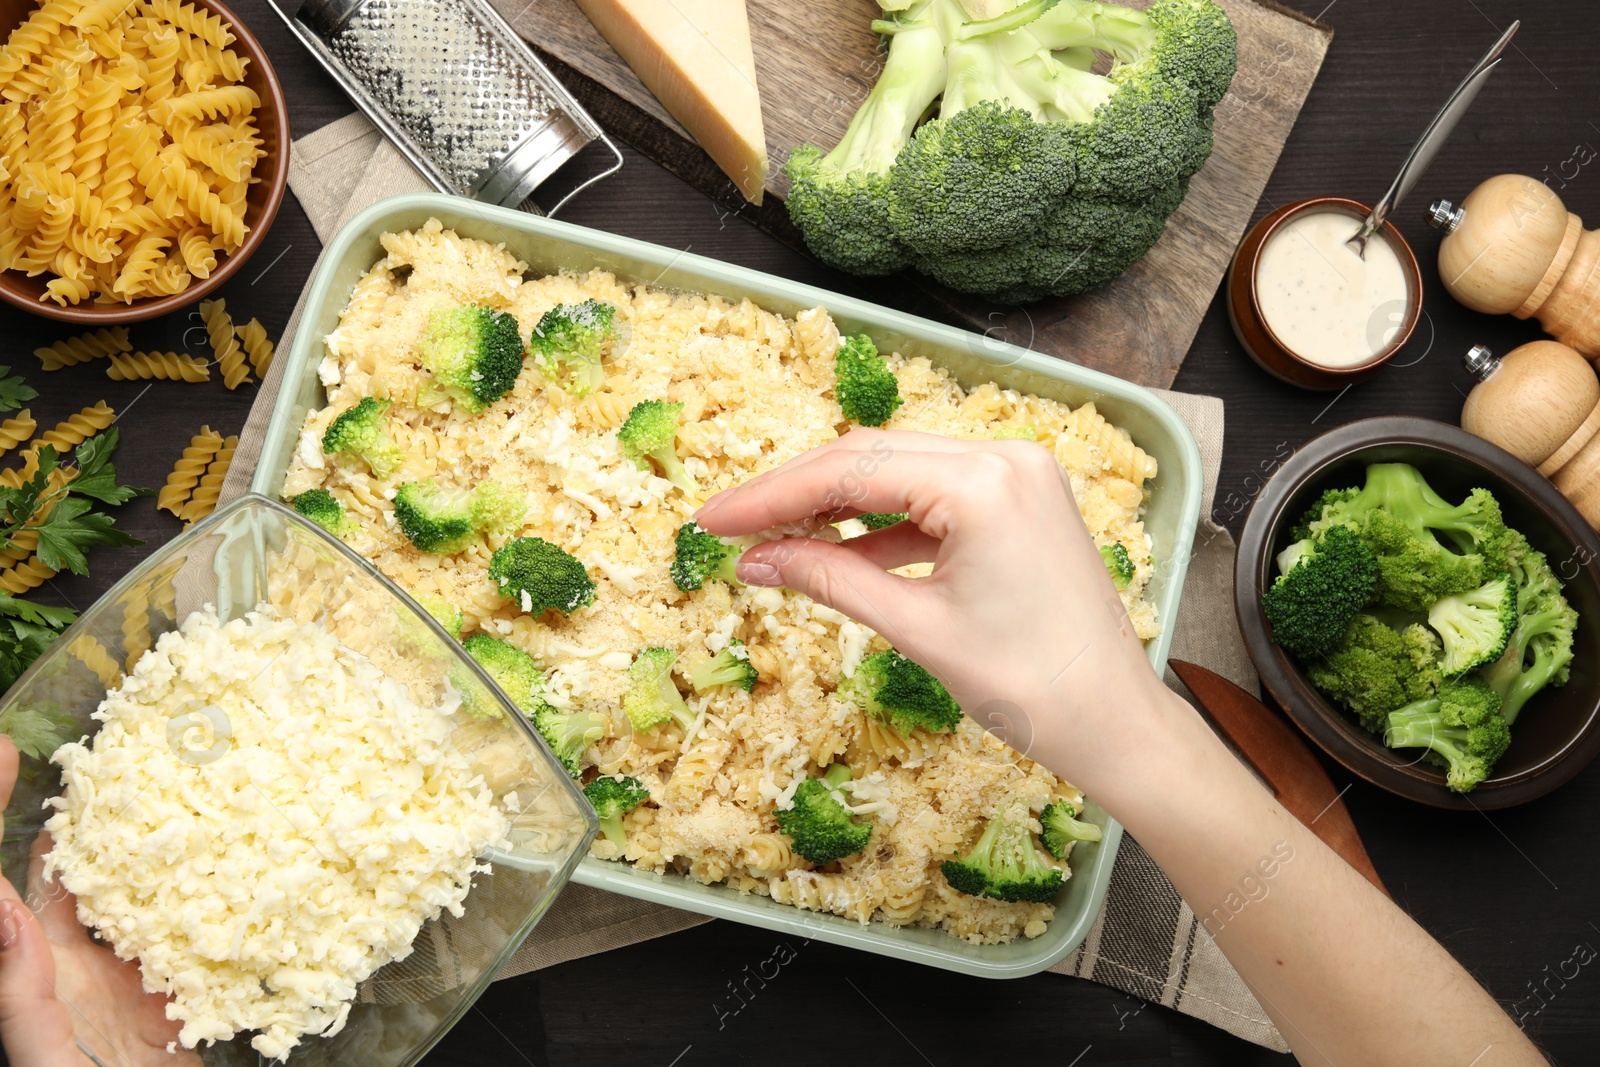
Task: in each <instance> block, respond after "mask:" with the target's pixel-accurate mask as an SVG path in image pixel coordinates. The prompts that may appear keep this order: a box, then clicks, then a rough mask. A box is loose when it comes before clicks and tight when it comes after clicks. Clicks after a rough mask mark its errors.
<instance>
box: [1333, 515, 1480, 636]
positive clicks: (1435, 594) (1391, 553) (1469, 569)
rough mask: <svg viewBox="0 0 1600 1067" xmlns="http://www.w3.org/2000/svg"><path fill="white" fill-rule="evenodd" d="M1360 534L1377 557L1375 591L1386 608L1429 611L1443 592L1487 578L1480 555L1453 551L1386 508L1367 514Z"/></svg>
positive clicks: (1471, 586)
mask: <svg viewBox="0 0 1600 1067" xmlns="http://www.w3.org/2000/svg"><path fill="white" fill-rule="evenodd" d="M1360 533H1361V540H1362V541H1363V542H1365V544H1366V545H1367V546H1368V547H1369V548H1371V549H1372V552H1373V555H1374V556H1375V557H1376V559H1377V564H1378V574H1377V581H1376V582H1375V583H1374V585H1373V596H1374V598H1375V599H1376V600H1377V602H1378V603H1379V604H1381V605H1383V606H1384V607H1390V608H1398V609H1400V610H1401V611H1409V612H1425V611H1427V610H1428V607H1429V606H1430V605H1431V604H1432V603H1433V602H1434V601H1436V600H1438V599H1439V598H1440V597H1446V596H1453V595H1455V594H1457V593H1465V592H1467V591H1468V590H1470V589H1476V588H1477V587H1478V586H1480V585H1482V584H1483V582H1484V579H1485V578H1486V577H1487V575H1486V574H1485V573H1484V561H1483V557H1482V556H1480V555H1477V554H1476V553H1466V554H1464V555H1463V554H1460V553H1457V552H1452V551H1451V550H1450V549H1448V548H1446V547H1445V546H1444V545H1442V544H1440V543H1439V541H1438V540H1437V539H1436V538H1435V537H1434V536H1433V534H1432V533H1430V532H1428V531H1423V532H1421V533H1418V532H1417V531H1416V529H1415V527H1413V526H1412V525H1411V524H1409V523H1407V522H1406V521H1405V520H1403V519H1399V518H1396V517H1395V516H1394V515H1391V514H1390V513H1389V512H1387V511H1373V512H1370V513H1369V514H1367V515H1366V516H1365V517H1364V518H1363V519H1362V520H1361V525H1360Z"/></svg>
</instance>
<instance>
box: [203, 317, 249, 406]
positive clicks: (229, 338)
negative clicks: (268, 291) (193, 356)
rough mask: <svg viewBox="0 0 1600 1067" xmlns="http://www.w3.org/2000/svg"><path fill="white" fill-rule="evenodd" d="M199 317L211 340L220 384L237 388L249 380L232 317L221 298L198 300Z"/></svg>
mask: <svg viewBox="0 0 1600 1067" xmlns="http://www.w3.org/2000/svg"><path fill="white" fill-rule="evenodd" d="M200 319H201V321H202V322H204V323H205V326H206V337H207V338H209V339H210V341H211V354H212V355H214V356H216V357H217V366H218V367H220V368H221V370H222V384H224V385H226V386H227V387H228V388H229V389H237V388H239V386H241V385H243V384H245V383H246V382H248V381H249V380H250V366H249V364H248V363H247V362H246V361H245V351H244V347H243V346H242V345H240V344H239V339H238V338H237V337H235V336H234V333H233V318H232V317H231V316H230V315H229V314H228V305H227V302H226V301H223V300H202V301H200Z"/></svg>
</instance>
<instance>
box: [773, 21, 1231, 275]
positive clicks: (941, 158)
mask: <svg viewBox="0 0 1600 1067" xmlns="http://www.w3.org/2000/svg"><path fill="white" fill-rule="evenodd" d="M883 6H884V7H885V9H886V11H887V12H888V17H886V18H885V19H883V20H881V21H879V22H876V23H874V24H873V25H874V29H876V30H878V31H879V32H880V33H882V34H884V35H885V36H886V37H887V39H888V49H887V54H886V57H885V62H884V67H883V70H882V72H881V73H880V75H879V77H878V80H877V82H876V84H875V85H874V87H873V89H872V91H871V92H870V93H869V94H868V96H867V98H866V100H865V101H864V102H863V104H862V105H861V107H860V109H859V110H858V111H857V112H856V114H855V117H854V118H853V119H852V120H851V123H850V126H849V128H848V129H847V130H846V132H845V134H844V137H843V138H842V139H841V140H840V142H839V144H838V146H837V147H836V148H835V149H834V150H833V151H831V152H828V153H826V154H823V153H822V152H821V151H820V150H818V149H816V148H814V147H812V146H810V145H802V146H800V147H799V148H798V149H797V150H796V151H795V152H794V153H793V155H792V156H791V158H790V161H789V164H788V167H787V173H788V175H789V177H790V181H791V187H792V188H791V193H790V197H789V201H788V203H789V212H790V216H791V218H792V219H793V220H794V222H795V224H796V225H797V226H798V227H799V229H800V231H801V233H802V234H803V236H804V237H805V239H806V243H807V245H808V246H809V247H810V248H811V250H812V251H813V252H814V253H815V254H816V255H817V256H818V257H819V258H821V259H822V260H824V261H825V262H827V263H830V264H832V265H833V266H835V267H839V268H840V269H843V270H847V271H851V272H854V273H857V274H887V273H891V272H893V271H895V270H898V269H900V268H901V267H902V266H904V265H906V264H907V263H908V262H909V263H911V264H913V265H915V266H916V267H917V268H918V269H919V270H922V271H923V272H925V273H929V274H931V275H932V276H933V277H935V278H937V279H938V280H940V281H942V282H944V283H945V284H946V285H951V286H953V287H957V288H961V289H964V290H967V291H970V292H977V293H981V294H983V295H986V296H990V297H997V298H998V297H1001V296H1002V295H1003V296H1004V297H1005V298H1007V299H1036V298H1038V297H1040V296H1044V295H1053V294H1065V293H1072V292H1081V291H1083V290H1084V289H1086V288H1090V287H1092V286H1094V285H1097V284H1100V283H1101V282H1104V281H1106V280H1107V279H1109V278H1110V277H1113V276H1115V274H1117V273H1120V271H1122V270H1124V269H1126V268H1127V267H1128V266H1129V265H1130V264H1131V263H1132V262H1133V261H1134V260H1136V259H1137V258H1138V257H1139V256H1140V255H1142V254H1143V253H1144V252H1145V251H1146V250H1147V249H1148V248H1149V247H1150V245H1151V244H1152V243H1153V242H1154V241H1155V238H1156V237H1157V236H1159V234H1160V233H1161V230H1162V227H1163V226H1164V224H1165V220H1166V217H1167V215H1169V214H1170V213H1171V212H1172V210H1173V209H1174V208H1175V207H1176V204H1177V200H1178V199H1181V197H1182V189H1183V187H1184V183H1185V182H1186V179H1187V178H1188V177H1189V175H1191V174H1193V173H1194V172H1195V171H1196V170H1198V169H1199V168H1200V166H1201V165H1202V164H1204V162H1205V160H1206V158H1207V156H1208V155H1209V153H1210V151H1211V128H1212V122H1211V109H1212V107H1213V106H1215V103H1216V101H1217V100H1219V99H1221V96H1222V94H1223V93H1225V92H1226V91H1227V85H1228V83H1229V81H1230V80H1231V79H1232V76H1233V69H1234V62H1235V58H1234V57H1235V40H1234V32H1233V27H1232V24H1231V23H1230V22H1229V21H1228V18H1227V16H1226V15H1225V14H1224V13H1223V12H1222V9H1221V8H1220V7H1218V6H1217V5H1216V4H1215V3H1213V2H1212V0H1157V2H1156V3H1155V4H1153V5H1152V6H1150V7H1149V8H1148V9H1146V10H1145V11H1143V12H1141V11H1136V10H1133V9H1131V8H1126V7H1121V6H1119V5H1116V4H1106V3H1095V4H1077V3H1074V4H1061V3H1052V2H1050V0H1026V2H1024V3H1021V4H1013V5H1011V9H1010V10H1008V11H1005V12H1003V13H1002V14H1000V15H999V16H998V17H992V18H987V19H980V18H977V17H976V15H979V14H984V13H986V12H981V11H974V9H973V8H971V6H970V5H965V6H964V5H963V4H962V3H961V2H960V0H895V2H894V3H891V4H884V5H883ZM1097 53H1106V54H1108V55H1109V56H1110V57H1111V67H1110V69H1109V71H1107V72H1106V73H1104V74H1102V73H1098V72H1096V71H1095V70H1094V69H1092V68H1093V67H1094V66H1095V59H1096V55H1097ZM935 109H936V114H934V116H933V117H932V118H930V119H928V120H927V121H925V122H924V121H922V118H923V116H924V115H925V114H928V113H929V112H932V111H934V110H935ZM1174 189H1176V190H1178V192H1177V196H1176V198H1174V197H1173V196H1172V195H1171V191H1172V190H1174ZM1081 201H1094V202H1096V203H1097V204H1098V205H1101V206H1100V207H1099V208H1098V209H1097V210H1091V211H1090V212H1088V214H1094V215H1097V216H1098V217H1099V218H1101V219H1102V220H1104V225H1101V226H1099V227H1098V228H1096V227H1095V226H1094V225H1093V224H1087V225H1086V224H1084V223H1082V222H1079V221H1078V216H1080V215H1082V214H1085V213H1083V212H1077V211H1075V210H1073V205H1074V204H1075V203H1077V202H1081ZM1053 221H1054V223H1055V226H1056V228H1058V229H1062V228H1064V229H1070V230H1073V231H1076V232H1074V234H1073V238H1072V241H1073V243H1070V244H1064V243H1063V242H1062V241H1061V240H1060V239H1059V236H1060V235H1059V234H1057V235H1053V236H1047V233H1046V231H1048V230H1050V229H1051V228H1052V222H1053ZM1124 231H1128V232H1127V233H1126V234H1125V233H1124ZM1080 263H1081V265H1080Z"/></svg>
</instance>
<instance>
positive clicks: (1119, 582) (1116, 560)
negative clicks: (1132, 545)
mask: <svg viewBox="0 0 1600 1067" xmlns="http://www.w3.org/2000/svg"><path fill="white" fill-rule="evenodd" d="M1100 561H1101V562H1102V563H1104V564H1105V565H1106V573H1107V574H1109V575H1111V584H1112V585H1114V586H1116V587H1117V589H1118V591H1121V590H1123V589H1126V588H1128V583H1129V582H1131V581H1133V560H1132V559H1130V558H1129V557H1128V550H1127V548H1126V547H1125V546H1124V545H1123V544H1122V542H1121V541H1113V542H1112V543H1111V544H1109V545H1101V546H1100Z"/></svg>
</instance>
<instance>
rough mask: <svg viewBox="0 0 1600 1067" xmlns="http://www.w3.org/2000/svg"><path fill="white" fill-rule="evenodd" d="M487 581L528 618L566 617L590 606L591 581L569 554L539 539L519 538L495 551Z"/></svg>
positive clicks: (592, 590)
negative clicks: (552, 612)
mask: <svg viewBox="0 0 1600 1067" xmlns="http://www.w3.org/2000/svg"><path fill="white" fill-rule="evenodd" d="M489 578H490V579H491V580H492V581H493V582H494V584H495V588H497V589H498V590H499V591H500V595H501V596H503V597H505V598H506V599H507V600H514V601H516V603H517V604H518V606H520V607H521V608H522V610H523V611H524V612H526V613H527V614H529V615H543V614H544V613H545V612H546V611H550V610H551V609H554V610H556V611H559V612H561V613H562V614H563V615H570V614H572V613H573V612H574V611H577V610H578V609H579V608H583V607H588V606H589V605H590V604H592V603H594V579H592V578H590V577H589V572H588V571H586V570H584V569H583V564H582V563H580V562H579V561H578V560H577V559H576V558H574V557H573V556H572V555H571V554H570V553H568V552H566V551H563V550H562V549H561V548H559V547H557V546H556V545H552V544H551V543H550V542H549V541H546V540H545V539H544V538H542V537H519V538H517V539H516V540H515V541H508V542H506V543H505V544H504V545H502V546H500V547H499V548H498V549H496V550H495V553H494V555H493V556H491V557H490V559H489Z"/></svg>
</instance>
